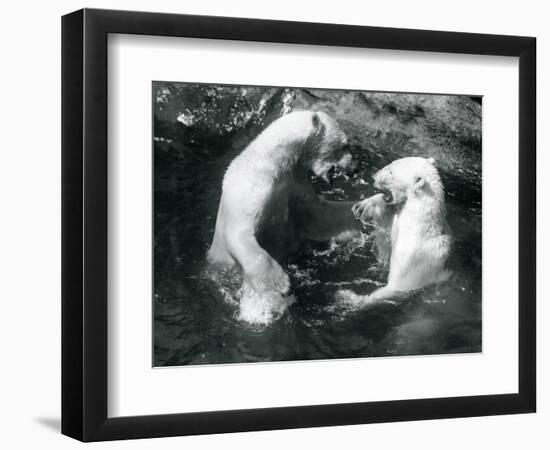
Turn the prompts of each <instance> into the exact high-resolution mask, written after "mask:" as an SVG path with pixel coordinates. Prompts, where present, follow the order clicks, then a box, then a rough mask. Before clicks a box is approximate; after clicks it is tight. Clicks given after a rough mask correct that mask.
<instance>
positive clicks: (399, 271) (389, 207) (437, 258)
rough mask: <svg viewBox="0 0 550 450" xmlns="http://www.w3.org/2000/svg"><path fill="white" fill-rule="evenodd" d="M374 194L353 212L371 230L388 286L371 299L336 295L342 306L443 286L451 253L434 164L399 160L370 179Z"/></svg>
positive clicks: (448, 272)
mask: <svg viewBox="0 0 550 450" xmlns="http://www.w3.org/2000/svg"><path fill="white" fill-rule="evenodd" d="M373 179H374V186H375V187H376V188H377V189H380V190H382V191H383V192H384V193H381V194H376V195H374V196H372V197H370V198H367V199H366V200H363V201H361V202H359V203H357V204H356V205H354V206H353V212H354V214H355V216H356V217H357V218H359V219H360V220H361V221H363V222H367V223H371V224H373V225H374V226H375V228H376V232H375V241H374V244H375V248H376V250H377V253H378V254H377V257H378V261H379V263H381V264H382V265H384V266H386V267H387V266H388V265H389V275H388V282H387V284H386V286H384V287H381V288H379V289H377V290H376V291H374V292H373V293H372V294H370V295H357V294H355V293H353V292H351V291H348V290H346V291H339V293H338V294H337V295H338V297H340V298H341V299H342V300H344V301H347V302H351V303H354V304H359V305H361V304H367V303H371V302H376V301H378V300H382V299H386V298H389V297H395V296H399V295H402V294H403V293H406V292H409V291H412V290H416V289H420V288H422V287H425V286H428V285H430V284H434V283H440V282H443V281H446V280H447V279H448V278H449V276H450V275H451V272H450V271H449V270H448V269H447V268H446V264H447V260H448V257H449V255H450V252H451V244H452V238H451V231H450V228H449V225H448V223H447V218H446V208H445V194H444V189H443V184H442V182H441V179H440V177H439V173H438V171H437V169H436V168H435V166H434V160H433V158H427V159H426V158H419V157H408V158H402V159H398V160H396V161H394V162H392V163H391V164H389V165H387V166H386V167H384V168H383V169H381V170H380V171H378V172H377V173H375V174H374V175H373Z"/></svg>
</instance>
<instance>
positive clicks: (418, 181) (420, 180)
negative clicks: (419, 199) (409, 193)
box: [414, 177, 426, 192]
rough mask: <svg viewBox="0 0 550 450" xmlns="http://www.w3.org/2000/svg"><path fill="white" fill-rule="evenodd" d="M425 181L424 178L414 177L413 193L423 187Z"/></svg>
mask: <svg viewBox="0 0 550 450" xmlns="http://www.w3.org/2000/svg"><path fill="white" fill-rule="evenodd" d="M425 183H426V180H425V179H424V177H416V178H415V179H414V191H415V192H417V191H419V190H420V189H422V188H423V187H424V184H425Z"/></svg>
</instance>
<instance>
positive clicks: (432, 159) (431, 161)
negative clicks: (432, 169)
mask: <svg viewBox="0 0 550 450" xmlns="http://www.w3.org/2000/svg"><path fill="white" fill-rule="evenodd" d="M426 161H428V162H429V163H430V164H431V165H432V166H433V165H434V164H435V158H433V157H431V156H430V157H429V158H426Z"/></svg>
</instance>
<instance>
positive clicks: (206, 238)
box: [154, 122, 481, 366]
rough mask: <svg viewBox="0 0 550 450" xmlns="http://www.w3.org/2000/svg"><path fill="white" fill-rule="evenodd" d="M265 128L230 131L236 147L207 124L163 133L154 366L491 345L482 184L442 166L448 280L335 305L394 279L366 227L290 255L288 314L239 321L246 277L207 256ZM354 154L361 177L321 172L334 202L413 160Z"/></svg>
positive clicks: (365, 151)
mask: <svg viewBox="0 0 550 450" xmlns="http://www.w3.org/2000/svg"><path fill="white" fill-rule="evenodd" d="M161 125H163V124H162V123H160V122H158V123H156V124H155V136H158V135H159V134H161V133H160V132H159V129H160V128H161ZM259 129H261V124H260V125H259V126H258V127H256V128H253V129H248V130H247V135H246V136H245V137H243V136H242V135H238V134H236V135H232V136H231V140H230V141H231V142H232V145H228V142H229V141H228V139H227V138H224V139H222V138H219V137H218V136H216V135H212V134H211V133H204V131H198V130H195V131H193V132H190V131H189V130H186V134H185V138H184V141H185V142H183V144H180V143H178V139H180V141H181V139H182V138H181V135H178V136H175V135H174V140H173V142H168V141H167V140H166V139H160V138H158V137H157V138H156V139H155V140H156V142H155V236H154V239H155V255H154V256H155V258H154V264H155V267H154V365H155V366H174V365H187V364H218V363H243V362H261V361H288V360H310V359H331V358H353V357H374V356H396V355H419V354H444V353H467V352H479V351H481V188H480V185H479V184H478V185H477V186H474V187H472V184H471V183H470V182H468V181H467V180H466V179H465V178H464V176H463V174H460V173H458V172H456V171H445V170H441V171H440V172H441V176H442V180H443V183H444V185H445V188H446V192H447V195H446V199H447V207H448V219H449V223H450V226H451V228H452V229H453V234H454V237H455V240H456V241H455V244H456V245H455V249H454V253H453V260H452V266H453V269H454V272H455V274H454V276H453V277H452V279H451V280H450V281H449V282H447V283H445V284H443V285H441V286H438V287H429V288H427V289H423V290H421V291H419V292H415V293H412V294H410V295H409V296H407V297H405V298H404V299H401V300H399V301H398V302H395V303H384V304H379V305H375V306H371V307H367V308H363V309H353V308H352V307H350V306H349V305H343V304H341V303H338V302H336V301H335V298H334V294H335V292H336V291H337V290H338V289H342V288H346V289H352V290H354V291H356V292H357V293H369V292H372V291H373V290H374V289H376V288H377V287H379V286H382V285H383V284H384V283H385V280H386V277H387V273H385V272H384V271H383V270H381V269H380V267H379V266H378V265H377V263H376V259H375V256H374V254H373V252H372V251H371V245H372V236H371V235H370V230H368V229H365V230H364V233H362V235H361V236H359V237H357V238H355V239H353V240H352V241H350V242H347V243H344V244H336V243H335V242H327V243H325V244H315V245H309V246H308V247H307V248H304V249H303V250H302V251H301V252H300V253H299V254H296V255H292V256H291V257H290V258H288V260H286V261H284V262H283V264H282V265H283V267H284V268H285V270H286V271H287V272H288V273H289V275H290V279H291V284H292V302H291V304H290V306H289V307H288V308H287V309H286V311H285V312H284V313H283V314H282V316H281V317H280V318H279V319H278V320H276V321H274V322H273V323H272V324H270V325H267V326H259V325H255V326H254V325H249V324H247V323H246V322H243V321H241V320H239V319H238V312H239V306H238V305H239V303H238V302H239V295H238V289H239V287H240V278H239V276H238V274H236V273H234V272H231V271H228V272H226V273H223V274H221V275H219V276H220V277H221V278H220V279H219V280H218V282H217V283H215V282H213V281H212V280H211V279H210V278H209V277H208V276H205V270H206V265H205V253H206V250H207V249H208V246H209V244H210V242H211V239H212V236H213V232H214V225H215V219H216V212H217V207H218V202H219V198H220V194H221V180H222V177H223V173H224V171H225V168H226V167H227V165H228V164H229V162H230V161H231V160H232V158H233V157H234V156H235V155H236V154H238V153H239V151H240V150H241V149H242V145H243V142H245V143H246V141H247V140H249V139H251V138H252V137H253V136H254V135H255V133H257V132H258V130H259ZM163 134H164V136H166V135H170V132H169V131H168V132H164V133H163ZM174 149H179V151H178V152H176V151H174ZM352 150H353V153H354V156H355V158H356V160H359V162H360V165H361V170H360V171H359V173H358V174H357V175H356V176H355V177H354V178H352V179H348V180H346V179H344V178H342V177H340V178H338V179H337V180H336V181H335V183H334V184H333V185H330V186H329V185H328V184H326V183H324V182H323V181H322V180H318V179H313V178H312V184H313V185H314V187H315V190H316V191H317V192H318V193H322V194H323V195H325V196H326V197H327V198H329V199H334V200H344V199H349V200H358V199H360V198H364V197H367V196H370V195H372V194H373V193H374V190H373V187H372V185H371V180H370V176H371V175H372V174H373V173H374V172H375V171H376V170H377V169H379V168H381V167H383V166H384V165H386V164H388V163H390V162H391V161H392V160H394V159H397V158H398V157H402V156H403V155H402V154H398V153H396V152H395V151H393V149H392V148H388V147H385V148H384V147H383V148H382V149H381V151H378V152H373V151H371V150H372V149H369V148H365V147H360V146H355V147H354V148H353V149H352Z"/></svg>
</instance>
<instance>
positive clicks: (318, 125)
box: [311, 113, 323, 136]
mask: <svg viewBox="0 0 550 450" xmlns="http://www.w3.org/2000/svg"><path fill="white" fill-rule="evenodd" d="M311 123H312V125H313V130H314V133H315V135H316V136H318V135H319V134H321V132H322V131H323V123H322V122H321V118H320V117H319V114H317V113H313V116H312V117H311Z"/></svg>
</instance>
